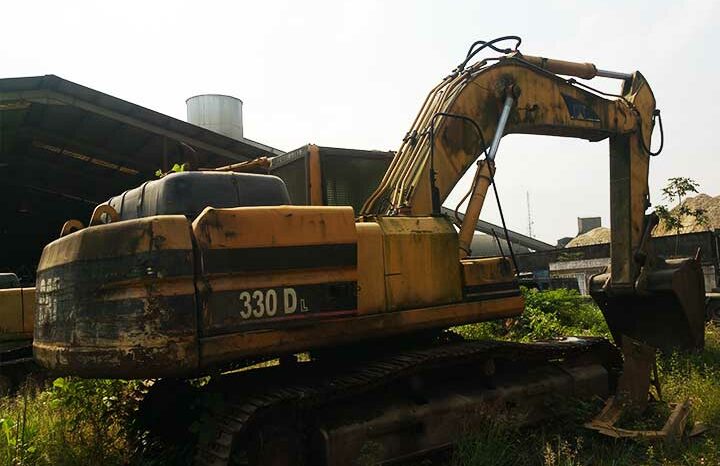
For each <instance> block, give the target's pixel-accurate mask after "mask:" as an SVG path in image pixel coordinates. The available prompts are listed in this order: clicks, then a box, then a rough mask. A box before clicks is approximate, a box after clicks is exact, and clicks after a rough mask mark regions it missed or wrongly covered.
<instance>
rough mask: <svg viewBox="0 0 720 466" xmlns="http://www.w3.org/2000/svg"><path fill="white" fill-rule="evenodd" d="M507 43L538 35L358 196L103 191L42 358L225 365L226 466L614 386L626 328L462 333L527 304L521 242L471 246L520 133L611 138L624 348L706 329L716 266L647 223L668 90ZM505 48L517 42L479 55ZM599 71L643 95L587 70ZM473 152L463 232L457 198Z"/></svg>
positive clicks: (153, 371) (391, 456)
mask: <svg viewBox="0 0 720 466" xmlns="http://www.w3.org/2000/svg"><path fill="white" fill-rule="evenodd" d="M508 39H515V40H516V41H517V45H518V46H519V43H520V40H519V38H515V37H505V38H500V39H496V40H493V41H489V42H484V41H478V42H476V43H475V44H473V46H472V47H471V48H470V50H469V52H468V53H467V56H466V58H465V60H464V61H463V62H462V63H461V64H460V65H459V66H458V67H457V68H456V69H455V70H453V71H452V73H451V74H450V75H448V76H447V77H446V78H444V79H443V80H442V82H441V83H439V84H438V85H437V86H436V87H435V88H434V89H433V90H432V91H431V92H430V94H429V95H428V97H427V99H426V100H425V102H424V104H423V106H422V109H421V111H420V113H419V114H418V116H417V118H416V119H415V121H414V123H413V125H412V127H411V129H410V131H409V132H408V133H407V135H406V137H405V138H404V140H403V143H402V145H401V147H400V149H399V150H398V152H397V154H396V155H395V157H394V158H393V160H392V162H391V164H390V166H389V168H388V169H387V171H386V173H385V175H384V176H383V178H382V180H381V182H380V183H379V185H378V186H377V188H376V189H375V191H374V192H373V193H372V194H371V195H370V196H369V197H368V198H367V200H366V201H365V203H364V206H363V207H362V208H361V210H360V211H359V212H354V210H353V208H352V207H349V206H325V205H303V206H298V205H290V197H289V195H288V191H287V189H286V187H285V183H283V181H282V180H281V179H280V178H278V177H275V176H269V175H258V174H252V173H235V172H220V171H215V172H190V173H178V174H173V175H170V176H166V177H164V178H162V179H160V180H155V181H151V182H148V183H145V184H144V185H142V186H141V187H139V188H136V189H134V190H130V191H127V192H125V193H123V194H122V195H120V196H117V197H115V198H113V199H111V200H110V201H109V202H108V203H107V204H103V205H100V206H98V208H97V209H96V211H95V212H94V213H93V217H92V219H91V221H90V225H89V226H88V227H86V228H85V227H83V225H82V224H81V223H79V222H77V221H71V222H68V223H67V224H66V225H65V226H64V227H63V233H62V236H61V238H59V239H58V240H56V241H54V242H52V243H50V244H49V245H47V246H46V247H45V249H44V251H43V254H42V258H41V260H40V264H39V267H38V273H37V293H36V296H37V314H36V324H35V334H34V355H35V358H36V359H37V360H38V361H39V362H40V363H41V364H42V365H43V366H45V367H46V368H48V369H50V370H52V371H55V372H56V373H60V374H74V375H79V376H83V377H111V378H166V379H170V378H191V377H197V376H201V375H207V374H214V375H218V374H220V373H223V374H224V375H222V376H219V375H218V376H217V377H212V381H211V382H210V383H209V384H208V385H207V386H206V387H205V390H206V391H208V392H211V393H213V394H215V395H216V396H217V397H220V398H222V400H223V404H222V408H220V409H218V410H216V411H214V412H212V413H211V414H212V415H211V416H209V417H211V418H212V419H213V420H214V422H213V423H212V424H213V427H212V429H213V435H212V436H211V437H212V438H210V439H208V440H207V441H204V442H200V444H199V446H198V447H197V449H196V453H195V461H196V462H197V464H211V465H225V464H231V463H233V464H263V465H265V464H325V465H340V464H353V462H354V461H355V460H356V459H357V458H358V457H360V456H362V455H366V454H369V453H368V451H369V450H372V461H374V462H376V463H383V464H389V462H391V461H400V460H403V461H406V460H408V458H411V457H413V455H418V454H424V453H426V452H428V451H431V450H434V449H438V448H444V447H447V445H449V444H451V443H452V442H454V441H455V440H456V439H457V437H458V436H459V435H461V434H462V430H463V428H464V427H463V426H467V425H469V424H470V425H471V424H472V421H473V419H474V418H475V417H476V416H478V415H479V414H478V413H481V412H485V413H486V412H487V410H485V409H484V408H482V407H486V406H487V405H488V404H493V403H495V404H496V405H501V406H504V407H508V406H514V407H517V408H519V410H520V411H522V412H523V413H524V415H525V416H526V418H527V419H529V420H531V419H533V417H536V416H537V415H539V409H540V408H539V406H542V405H544V404H545V402H546V401H547V400H548V398H549V397H552V396H558V395H564V396H583V395H588V394H596V395H601V396H604V395H607V394H608V393H611V392H612V391H613V390H614V387H615V385H616V381H617V376H618V372H619V370H620V369H619V365H620V364H621V363H620V362H619V361H620V360H619V357H620V356H619V352H618V351H617V350H616V349H615V347H614V346H612V345H610V344H609V343H608V342H606V341H605V340H602V339H593V338H590V339H571V340H564V341H558V342H538V343H531V344H519V343H510V342H502V341H458V339H457V338H453V337H452V334H448V333H439V331H440V330H443V329H447V328H450V327H453V326H457V325H462V324H467V323H472V322H479V321H488V320H497V319H505V318H509V317H513V316H517V315H519V314H520V313H521V312H522V311H523V306H524V303H523V298H522V296H521V293H520V290H519V287H518V282H517V277H516V268H515V266H514V264H513V260H512V255H511V256H509V257H493V258H477V257H473V255H472V251H471V250H470V244H471V239H472V235H473V231H474V225H475V223H476V221H477V220H478V218H479V215H480V212H481V209H482V206H483V202H484V199H485V197H486V194H487V191H488V190H489V188H490V187H491V186H493V187H494V185H495V183H494V173H495V159H496V156H497V154H498V148H499V145H500V141H501V138H502V136H504V135H507V134H512V133H526V134H538V135H552V136H564V137H573V138H582V139H587V140H589V141H600V140H604V139H609V143H610V186H611V189H610V204H611V225H612V238H611V245H612V247H611V256H612V265H611V267H610V270H609V271H608V273H607V274H603V275H600V276H597V277H594V278H593V280H592V294H593V297H594V298H595V299H596V300H597V302H598V303H599V305H600V307H601V308H602V310H603V312H604V315H605V316H606V319H607V321H608V324H609V326H610V329H611V331H612V333H613V336H614V338H615V339H616V342H617V343H620V342H622V340H623V339H624V338H630V339H633V340H639V341H641V342H644V343H647V344H650V345H653V346H657V347H660V348H663V349H670V348H682V349H696V348H701V347H702V345H703V335H704V333H703V332H704V327H703V293H704V289H703V280H702V273H701V270H700V266H699V263H698V261H697V260H696V259H694V258H689V259H683V260H674V261H665V260H660V259H658V258H657V257H655V256H654V255H653V253H652V251H650V250H649V241H647V239H648V238H649V236H650V233H651V231H652V228H653V227H654V224H655V223H656V220H655V218H654V217H653V216H652V215H646V214H645V212H646V210H647V209H648V207H649V205H650V204H649V196H648V167H649V161H650V158H651V156H652V155H654V153H653V152H651V149H650V147H651V135H652V133H653V127H654V123H655V121H656V119H657V118H658V116H659V112H658V111H657V110H656V108H655V98H654V96H653V93H652V91H651V89H650V86H649V85H648V83H647V82H646V80H645V78H644V77H643V76H642V74H640V73H639V72H634V73H619V72H611V71H604V70H599V69H597V68H596V67H595V66H594V65H592V64H589V63H572V62H565V61H559V60H553V59H546V58H541V57H534V56H529V55H523V54H521V53H520V52H519V50H518V46H515V47H514V48H512V49H507V48H500V47H499V45H498V44H499V43H501V42H502V41H504V40H508ZM488 49H492V50H495V51H497V52H500V53H501V55H500V56H498V57H495V58H486V59H482V60H476V58H475V57H477V56H478V54H479V53H480V52H482V51H487V50H488ZM473 60H476V61H473ZM561 75H562V76H570V78H565V77H562V76H561ZM596 76H600V77H607V78H614V79H618V80H620V82H621V83H622V85H621V90H620V92H619V93H618V94H617V95H610V94H606V93H602V92H599V91H596V90H594V89H592V88H590V87H589V86H588V85H586V84H583V83H581V82H579V81H577V80H576V79H575V77H579V78H583V79H591V78H593V77H596ZM660 126H662V124H661V123H660ZM308 160H309V161H310V164H312V163H313V156H312V154H310V157H309V158H308ZM314 160H315V162H317V160H318V159H317V157H314ZM473 164H476V165H477V166H476V168H475V170H476V171H475V176H474V180H473V183H472V186H471V188H470V190H469V192H468V193H467V196H466V199H467V200H468V207H467V209H466V212H465V215H464V216H463V219H462V221H460V222H458V223H459V224H458V225H457V227H458V228H457V229H456V225H455V224H454V222H457V221H458V219H453V218H449V217H447V216H444V215H442V214H441V205H442V203H443V201H444V200H445V199H446V198H447V196H448V194H449V193H450V191H451V190H452V189H453V187H454V186H455V185H456V184H457V183H458V181H459V180H460V178H461V177H462V175H463V174H464V173H465V172H466V171H467V170H468V169H469V168H471V166H472V165H473ZM305 168H307V167H303V169H305ZM303 173H305V174H306V175H307V173H306V172H303ZM313 173H314V174H313ZM354 176H357V177H362V173H356V174H354ZM307 180H308V182H309V185H308V192H309V193H310V194H312V193H315V195H314V196H313V195H311V196H309V199H308V200H309V201H311V202H308V203H313V204H318V203H322V199H323V196H322V187H323V179H322V176H320V175H319V173H318V172H312V171H310V174H309V175H307ZM318 193H319V194H318ZM298 354H303V355H304V356H303V357H301V358H298V357H296V356H294V355H298ZM273 358H279V360H280V363H279V364H274V365H273V364H264V365H263V364H261V365H259V366H258V365H255V366H254V365H253V364H256V363H258V362H261V361H267V360H269V359H273ZM158 385H160V384H158ZM173 397H178V398H179V397H180V395H179V392H178V391H170V392H169V393H165V394H164V395H162V396H158V397H157V398H164V399H165V400H166V401H167V399H172V398H173ZM174 409H175V410H176V411H177V410H180V406H179V405H176V407H175V408H174ZM207 417H208V416H206V417H205V418H207Z"/></svg>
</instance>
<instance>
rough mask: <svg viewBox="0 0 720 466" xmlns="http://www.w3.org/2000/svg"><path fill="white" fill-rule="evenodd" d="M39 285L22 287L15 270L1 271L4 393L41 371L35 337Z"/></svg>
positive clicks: (0, 385)
mask: <svg viewBox="0 0 720 466" xmlns="http://www.w3.org/2000/svg"><path fill="white" fill-rule="evenodd" d="M34 316H35V288H33V287H22V286H21V285H20V280H19V279H18V276H17V275H15V274H14V273H0V395H5V394H7V393H10V392H12V391H13V390H16V389H17V388H19V387H20V386H21V385H22V384H23V383H24V382H25V380H26V378H27V377H28V376H29V375H32V374H35V375H38V374H37V372H38V371H37V370H38V367H37V366H36V365H35V363H34V362H33V355H32V337H33V323H34V322H33V319H34Z"/></svg>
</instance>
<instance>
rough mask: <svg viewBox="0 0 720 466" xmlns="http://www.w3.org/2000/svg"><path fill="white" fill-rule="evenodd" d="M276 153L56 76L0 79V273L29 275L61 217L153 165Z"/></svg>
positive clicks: (144, 175)
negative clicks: (8, 272)
mask: <svg viewBox="0 0 720 466" xmlns="http://www.w3.org/2000/svg"><path fill="white" fill-rule="evenodd" d="M280 154H283V152H282V151H280V150H277V149H274V148H272V147H270V146H267V145H264V144H260V143H257V142H255V141H251V140H249V139H240V140H236V139H232V138H229V137H227V136H223V135H221V134H218V133H215V132H213V131H210V130H207V129H205V128H201V127H199V126H195V125H193V124H190V123H187V122H185V121H182V120H178V119H176V118H172V117H170V116H167V115H164V114H162V113H158V112H155V111H152V110H149V109H147V108H144V107H142V106H139V105H136V104H133V103H130V102H127V101H124V100H122V99H118V98H116V97H113V96H111V95H108V94H104V93H102V92H99V91H96V90H93V89H90V88H88V87H85V86H81V85H79V84H76V83H74V82H71V81H67V80H65V79H62V78H60V77H57V76H54V75H46V76H35V77H25V78H7V79H0V199H2V201H0V214H1V215H0V245H1V246H0V271H14V272H19V274H20V275H21V276H22V277H23V278H24V279H25V282H28V281H31V280H32V275H33V274H34V267H35V264H36V262H37V259H38V258H39V255H40V252H41V250H42V247H43V246H44V245H45V244H46V243H48V242H49V241H51V240H53V239H55V238H56V237H57V235H58V233H59V231H60V227H61V225H62V223H63V222H64V221H65V220H67V219H68V218H78V219H80V220H82V221H85V222H86V221H87V219H88V218H89V214H90V212H91V211H92V208H93V207H94V206H95V205H96V204H98V203H100V202H103V201H105V200H107V199H108V198H109V197H111V196H112V195H115V194H118V193H120V192H122V191H124V190H126V189H128V188H131V187H134V186H137V185H139V184H140V183H142V182H143V181H146V180H149V179H152V178H153V177H154V173H155V171H156V170H158V169H163V170H167V169H168V168H169V167H171V166H172V165H173V164H174V163H183V162H189V163H190V164H191V165H192V166H194V167H199V166H203V167H212V166H220V165H226V164H230V163H234V162H238V161H244V160H248V159H252V158H255V157H259V156H276V155H280Z"/></svg>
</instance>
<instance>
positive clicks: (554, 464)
mask: <svg viewBox="0 0 720 466" xmlns="http://www.w3.org/2000/svg"><path fill="white" fill-rule="evenodd" d="M525 297H526V300H527V310H526V312H525V313H524V314H523V315H522V316H521V317H519V318H516V319H512V320H509V321H506V322H494V323H483V324H476V325H467V326H463V327H459V328H457V329H456V330H457V331H458V332H459V333H461V334H462V335H464V336H465V337H466V338H502V339H509V340H520V341H529V340H536V339H543V338H550V337H557V336H563V335H601V336H608V329H607V326H606V325H605V322H604V320H603V318H602V315H601V313H600V311H599V310H598V309H597V308H596V307H595V305H594V304H593V303H592V302H591V301H590V300H588V299H586V298H584V297H582V296H580V295H579V294H577V293H575V292H570V291H565V290H555V291H549V292H537V291H532V290H530V291H527V290H526V291H525ZM659 366H660V376H661V380H662V386H663V391H664V393H663V394H664V396H665V398H666V399H667V400H668V401H682V400H684V399H685V398H690V399H691V400H692V402H693V413H692V419H691V423H692V422H694V421H702V422H704V423H705V424H706V425H707V426H708V427H709V430H708V431H707V432H706V433H705V434H704V435H703V436H700V437H697V438H694V439H684V440H683V441H682V442H680V443H679V444H677V445H669V446H665V445H662V444H658V445H651V444H649V443H642V442H635V441H629V440H613V439H608V438H604V437H601V436H600V435H599V434H596V433H594V432H590V431H588V430H586V429H584V428H583V427H582V425H583V423H584V422H586V421H587V420H589V419H590V418H591V417H592V416H593V415H595V414H596V413H597V412H598V410H599V409H600V408H601V406H602V402H601V401H600V400H595V401H591V402H580V401H573V402H569V403H567V404H566V406H565V408H564V409H565V411H566V412H563V413H562V417H561V419H560V420H557V421H553V422H546V423H544V424H541V425H538V426H533V427H531V428H524V429H518V428H515V427H513V425H512V424H511V423H510V422H506V419H505V417H504V416H503V415H502V413H495V414H492V415H490V414H488V416H487V419H486V420H485V421H484V422H482V423H481V425H480V426H474V429H473V431H472V432H468V434H467V435H466V436H465V437H464V438H462V439H460V441H459V444H458V446H457V448H456V450H455V453H454V455H453V457H452V458H451V460H450V466H503V465H539V466H571V465H572V466H574V465H583V466H588V465H592V466H630V465H632V466H635V465H642V466H690V465H717V466H720V329H715V328H710V327H709V328H708V329H707V342H706V349H705V351H704V352H703V353H701V354H694V355H685V354H684V355H673V356H670V357H665V358H662V359H661V360H660V364H659ZM142 387H143V386H142V384H141V383H139V382H123V381H108V380H82V379H74V378H68V379H57V380H56V381H54V383H53V384H52V385H51V386H50V387H46V388H44V389H35V388H33V387H26V388H24V389H23V390H21V391H20V393H18V394H17V395H15V396H13V397H5V398H0V466H2V465H18V466H19V465H38V466H45V465H48V466H50V465H58V466H76V465H88V464H103V465H140V464H143V465H161V464H165V463H168V462H169V461H167V459H163V458H162V457H158V456H156V455H155V454H153V453H152V451H153V449H152V448H148V446H147V445H146V444H145V439H144V438H143V437H142V436H138V430H137V429H136V428H135V425H134V419H135V417H134V416H135V412H134V411H135V409H136V407H137V399H138V397H139V394H140V392H141V389H142ZM656 411H658V412H659V413H661V414H663V415H665V414H666V412H663V410H662V409H660V408H658V409H657V410H656ZM655 417H658V416H655ZM655 417H653V416H650V417H645V418H640V419H634V420H633V422H635V425H644V424H643V423H646V424H649V423H651V421H653V419H654V418H655ZM370 453H372V452H369V453H368V455H370Z"/></svg>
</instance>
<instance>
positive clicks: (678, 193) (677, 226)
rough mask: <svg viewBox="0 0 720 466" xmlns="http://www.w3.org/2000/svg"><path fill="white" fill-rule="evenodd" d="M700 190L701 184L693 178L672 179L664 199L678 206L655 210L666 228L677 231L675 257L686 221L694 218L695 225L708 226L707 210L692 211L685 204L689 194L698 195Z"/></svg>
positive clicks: (663, 206)
mask: <svg viewBox="0 0 720 466" xmlns="http://www.w3.org/2000/svg"><path fill="white" fill-rule="evenodd" d="M698 188H700V183H698V182H697V181H695V180H693V179H692V178H684V177H675V178H670V179H668V182H667V185H665V187H664V188H663V190H662V191H663V197H664V198H665V200H666V201H668V202H671V203H673V202H677V205H676V206H675V207H674V208H668V207H667V206H666V205H659V206H657V207H656V208H655V213H656V214H657V216H658V217H659V218H660V221H661V222H662V224H663V225H664V226H665V228H667V229H668V230H674V231H675V255H677V253H678V246H679V244H680V231H681V230H682V228H683V226H684V225H683V220H684V219H686V218H694V219H695V223H697V224H699V225H707V224H708V218H707V215H706V211H705V209H691V208H690V207H688V206H687V205H686V204H685V203H684V198H685V197H686V196H687V194H688V193H698V192H699V191H698Z"/></svg>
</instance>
